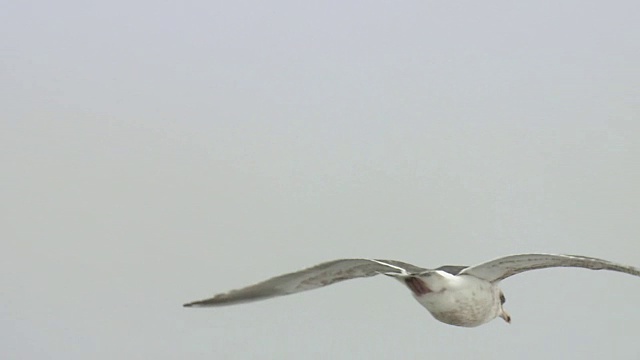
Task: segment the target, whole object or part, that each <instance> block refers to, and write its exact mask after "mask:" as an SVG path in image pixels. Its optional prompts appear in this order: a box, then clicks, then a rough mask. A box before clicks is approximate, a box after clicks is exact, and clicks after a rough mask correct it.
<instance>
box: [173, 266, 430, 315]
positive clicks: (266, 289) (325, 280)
mask: <svg viewBox="0 0 640 360" xmlns="http://www.w3.org/2000/svg"><path fill="white" fill-rule="evenodd" d="M426 270H427V269H423V268H420V267H417V266H414V265H411V264H407V263H404V262H401V261H395V260H373V259H341V260H334V261H328V262H325V263H321V264H319V265H316V266H312V267H310V268H307V269H304V270H300V271H296V272H292V273H288V274H284V275H280V276H276V277H274V278H271V279H268V280H265V281H262V282H259V283H257V284H254V285H250V286H247V287H244V288H241V289H236V290H231V291H229V292H226V293H221V294H218V295H215V296H213V297H211V298H208V299H204V300H199V301H194V302H190V303H187V304H184V305H183V306H185V307H210V306H223V305H232V304H240V303H246V302H252V301H258V300H263V299H268V298H272V297H276V296H282V295H289V294H293V293H297V292H301V291H307V290H312V289H317V288H320V287H324V286H327V285H331V284H334V283H337V282H340V281H344V280H350V279H355V278H362V277H370V276H375V275H378V274H387V275H403V274H412V273H420V272H423V271H426Z"/></svg>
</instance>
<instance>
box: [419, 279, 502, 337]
mask: <svg viewBox="0 0 640 360" xmlns="http://www.w3.org/2000/svg"><path fill="white" fill-rule="evenodd" d="M423 280H424V281H425V282H426V283H427V286H428V285H429V280H430V279H429V278H427V279H423ZM414 297H415V298H416V300H418V302H419V303H420V304H422V306H424V307H425V308H426V309H427V310H429V312H430V313H431V315H433V317H434V318H436V319H437V320H439V321H442V322H444V323H446V324H451V325H457V326H465V327H474V326H478V325H482V324H484V323H486V322H488V321H490V320H492V319H494V318H495V317H496V316H497V315H498V310H499V304H498V301H497V298H496V291H495V287H494V285H492V284H491V283H489V282H487V281H484V280H481V279H478V278H475V277H472V276H466V275H463V276H455V277H452V278H450V280H449V281H448V283H447V284H446V285H444V286H443V287H442V288H441V289H440V291H437V292H436V291H434V292H428V293H426V294H423V295H415V294H414Z"/></svg>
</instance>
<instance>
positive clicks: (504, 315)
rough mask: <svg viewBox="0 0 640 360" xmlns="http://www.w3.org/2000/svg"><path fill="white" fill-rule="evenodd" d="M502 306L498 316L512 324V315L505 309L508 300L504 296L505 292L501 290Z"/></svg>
mask: <svg viewBox="0 0 640 360" xmlns="http://www.w3.org/2000/svg"><path fill="white" fill-rule="evenodd" d="M499 295H500V307H499V310H498V316H499V317H500V318H501V319H502V320H504V321H506V322H507V324H511V315H509V313H508V312H506V311H505V310H504V303H505V302H506V301H507V298H505V297H504V293H503V292H502V291H500V294H499Z"/></svg>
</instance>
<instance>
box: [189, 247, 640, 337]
mask: <svg viewBox="0 0 640 360" xmlns="http://www.w3.org/2000/svg"><path fill="white" fill-rule="evenodd" d="M551 267H578V268H585V269H592V270H611V271H618V272H622V273H626V274H630V275H635V276H640V269H637V268H634V267H631V266H626V265H622V264H617V263H613V262H610V261H607V260H602V259H596V258H592V257H586V256H577V255H555V254H521V255H510V256H505V257H501V258H498V259H495V260H491V261H488V262H485V263H482V264H480V265H475V266H457V265H446V266H441V267H439V268H437V269H425V268H421V267H418V266H415V265H411V264H407V263H404V262H401V261H395V260H375V259H341V260H334V261H329V262H325V263H322V264H319V265H316V266H313V267H310V268H308V269H304V270H301V271H297V272H293V273H289V274H284V275H280V276H277V277H274V278H271V279H269V280H265V281H263V282H259V283H257V284H255V285H251V286H247V287H244V288H241V289H237V290H232V291H229V292H227V293H222V294H218V295H215V296H214V297H212V298H209V299H205V300H200V301H194V302H190V303H187V304H184V306H185V307H211V306H222V305H232V304H239V303H245V302H251V301H257V300H263V299H268V298H272V297H276V296H282V295H289V294H294V293H297V292H301V291H307V290H312V289H317V288H320V287H324V286H327V285H331V284H334V283H337V282H340V281H343V280H350V279H355V278H361V277H370V276H375V275H378V274H382V275H387V276H390V277H392V278H395V279H396V280H398V281H400V282H401V283H402V284H404V285H405V286H406V287H407V288H409V290H411V293H412V294H413V297H414V298H415V299H416V300H417V301H418V302H419V303H420V304H421V305H422V306H424V307H425V308H426V309H427V310H428V311H429V312H430V313H431V315H432V316H433V317H434V318H436V319H437V320H439V321H441V322H443V323H446V324H450V325H456V326H464V327H475V326H479V325H482V324H484V323H487V322H489V321H491V320H493V319H495V318H497V317H499V318H502V319H503V320H504V321H506V322H507V323H510V322H511V316H509V314H508V313H507V312H506V311H505V309H504V303H505V300H506V299H505V296H504V293H503V292H502V290H501V289H500V288H499V287H498V285H499V284H500V282H501V281H502V280H504V279H506V278H508V277H510V276H512V275H516V274H519V273H521V272H524V271H529V270H537V269H545V268H551Z"/></svg>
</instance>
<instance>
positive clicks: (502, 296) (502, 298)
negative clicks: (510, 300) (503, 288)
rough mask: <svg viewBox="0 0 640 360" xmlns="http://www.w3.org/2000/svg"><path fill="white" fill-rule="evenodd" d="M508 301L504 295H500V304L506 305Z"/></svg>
mask: <svg viewBox="0 0 640 360" xmlns="http://www.w3.org/2000/svg"><path fill="white" fill-rule="evenodd" d="M506 301H507V299H506V298H505V297H504V294H503V293H500V304H504V303H505V302H506Z"/></svg>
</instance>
